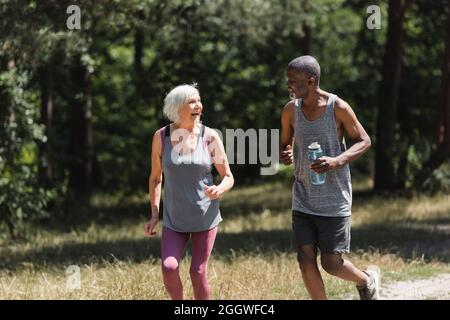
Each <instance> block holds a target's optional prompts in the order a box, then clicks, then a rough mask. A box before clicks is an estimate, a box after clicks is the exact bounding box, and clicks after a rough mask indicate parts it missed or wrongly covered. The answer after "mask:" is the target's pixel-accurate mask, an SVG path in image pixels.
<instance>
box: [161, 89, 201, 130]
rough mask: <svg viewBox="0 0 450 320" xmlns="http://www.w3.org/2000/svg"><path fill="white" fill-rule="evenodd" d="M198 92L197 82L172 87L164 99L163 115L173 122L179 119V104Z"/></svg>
mask: <svg viewBox="0 0 450 320" xmlns="http://www.w3.org/2000/svg"><path fill="white" fill-rule="evenodd" d="M195 94H199V92H198V90H197V84H196V83H194V84H191V85H190V84H183V85H180V86H177V87H175V88H173V89H172V90H171V91H170V92H169V93H168V94H167V96H166V98H165V99H164V109H163V112H164V115H165V116H166V117H167V118H168V119H169V120H170V121H173V122H178V121H180V115H179V113H178V112H179V111H180V108H181V106H182V105H183V104H184V103H185V102H186V101H187V100H188V99H189V98H190V97H192V96H193V95H195Z"/></svg>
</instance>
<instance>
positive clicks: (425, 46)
mask: <svg viewBox="0 0 450 320" xmlns="http://www.w3.org/2000/svg"><path fill="white" fill-rule="evenodd" d="M74 4H75V5H77V6H78V8H79V9H80V21H79V22H80V28H79V29H78V28H73V30H71V29H70V28H68V27H69V25H70V23H71V21H70V19H74V16H73V14H75V13H76V10H75V11H70V10H68V8H69V6H71V5H74ZM370 5H377V6H379V8H380V12H379V14H380V22H381V23H380V25H379V28H369V22H368V19H371V15H372V14H374V12H373V11H370V10H367V9H368V7H369V6H370ZM375 14H376V11H375ZM372 18H373V17H372ZM75 25H76V23H75ZM304 54H311V55H314V56H315V57H317V59H318V61H319V62H320V64H321V68H322V77H321V88H323V89H324V90H326V91H330V92H333V93H336V94H338V95H339V96H340V97H342V98H343V99H344V100H346V101H347V102H348V103H349V104H350V105H351V106H352V108H353V109H354V110H355V113H356V114H357V116H358V118H359V120H360V122H361V123H362V124H363V126H364V127H365V128H366V130H367V131H368V133H369V134H370V136H371V138H372V142H373V147H372V149H371V151H370V152H369V153H368V154H366V155H365V156H364V157H362V158H361V159H360V160H358V161H356V162H355V163H353V164H352V173H353V176H354V177H358V176H361V177H370V178H371V179H372V180H373V188H374V192H380V193H386V192H387V193H391V192H397V191H398V192H402V191H404V190H417V191H418V192H436V191H444V192H446V191H447V192H448V190H450V164H449V154H450V0H434V1H428V0H389V1H366V0H347V1H344V0H315V1H312V0H296V1H293V0H274V1H264V0H189V1H178V0H120V1H119V0H101V1H94V0H90V1H89V0H84V1H83V0H80V1H74V0H70V1H68V0H34V1H33V0H30V1H25V0H6V1H5V0H4V1H1V2H0V221H1V222H2V223H3V226H2V228H3V229H2V231H1V232H2V233H4V234H9V236H12V237H16V236H18V235H19V234H20V232H21V230H20V226H21V224H22V223H23V222H24V221H29V220H30V219H33V218H41V217H44V216H51V215H58V214H59V215H61V214H64V213H65V212H66V211H67V210H69V209H75V208H76V209H77V210H87V211H88V210H89V204H90V199H91V197H92V195H93V194H94V193H96V192H101V193H111V194H116V193H121V194H124V195H127V194H128V195H129V194H133V193H135V192H146V190H147V179H148V174H149V171H150V144H151V137H152V135H153V133H154V131H155V130H156V129H158V128H159V127H161V126H163V125H165V124H167V123H168V120H167V119H165V118H164V117H163V112H162V106H163V99H164V97H165V95H166V94H167V92H169V91H170V89H171V88H173V87H174V86H176V85H178V84H182V83H194V82H195V83H197V84H198V88H199V90H200V94H201V96H202V101H203V104H204V106H205V110H204V114H203V118H202V121H203V122H204V123H206V124H207V125H208V126H210V127H213V128H217V129H220V130H222V131H224V130H225V129H227V128H233V129H237V128H242V129H244V130H246V129H249V128H255V129H260V128H267V129H272V128H280V112H281V109H282V107H283V106H284V105H285V104H286V102H287V101H288V100H289V92H288V90H287V85H286V67H287V64H288V63H289V61H291V60H292V59H293V58H295V57H297V56H300V55H304ZM259 166H260V165H243V164H235V165H233V166H232V170H233V172H234V175H235V179H236V184H237V185H244V184H256V183H258V182H259V181H261V180H263V179H268V177H263V176H261V175H260V170H259Z"/></svg>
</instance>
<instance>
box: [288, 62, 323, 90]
mask: <svg viewBox="0 0 450 320" xmlns="http://www.w3.org/2000/svg"><path fill="white" fill-rule="evenodd" d="M289 69H292V70H296V71H298V72H301V73H304V74H306V75H307V76H309V77H314V79H316V84H317V85H319V82H320V65H319V63H318V62H317V60H316V58H314V57H313V56H300V57H297V58H295V59H294V60H292V61H291V62H289V64H288V70H289Z"/></svg>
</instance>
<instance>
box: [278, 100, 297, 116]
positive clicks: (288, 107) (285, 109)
mask: <svg viewBox="0 0 450 320" xmlns="http://www.w3.org/2000/svg"><path fill="white" fill-rule="evenodd" d="M294 110H295V99H294V100H290V101H288V102H287V103H286V104H285V105H284V107H283V110H281V112H283V113H292V112H294Z"/></svg>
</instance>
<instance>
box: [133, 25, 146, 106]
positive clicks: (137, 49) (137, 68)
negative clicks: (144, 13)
mask: <svg viewBox="0 0 450 320" xmlns="http://www.w3.org/2000/svg"><path fill="white" fill-rule="evenodd" d="M143 51H144V32H143V30H142V29H139V28H138V29H137V30H136V32H135V34H134V73H135V90H136V94H137V97H138V98H140V96H141V94H142V92H143V71H142V56H143Z"/></svg>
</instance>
